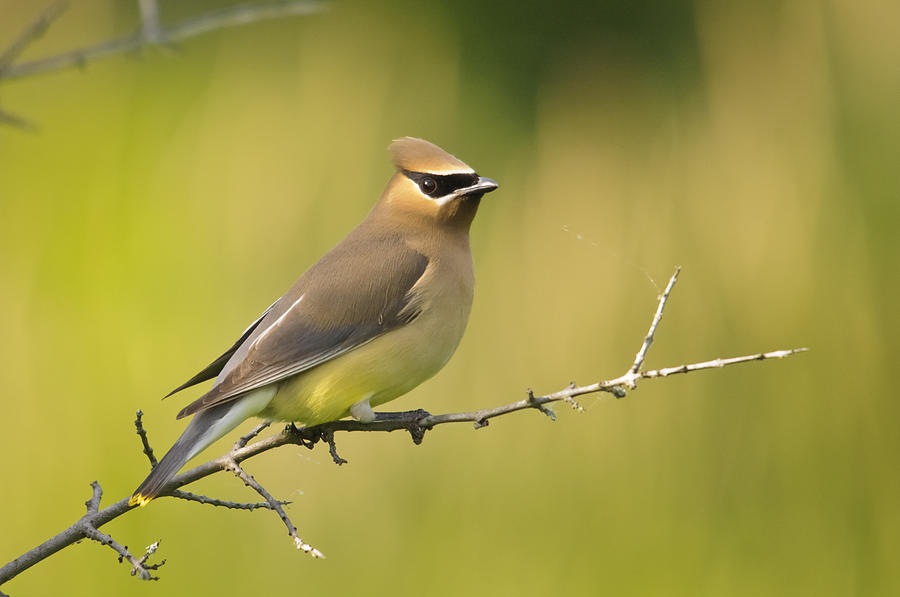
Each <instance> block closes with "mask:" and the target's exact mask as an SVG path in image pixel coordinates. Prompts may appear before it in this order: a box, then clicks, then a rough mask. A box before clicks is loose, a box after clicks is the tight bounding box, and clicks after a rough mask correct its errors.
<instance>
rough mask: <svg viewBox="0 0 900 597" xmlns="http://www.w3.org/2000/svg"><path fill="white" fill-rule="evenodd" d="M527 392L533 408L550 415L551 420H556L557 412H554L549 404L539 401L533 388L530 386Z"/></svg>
mask: <svg viewBox="0 0 900 597" xmlns="http://www.w3.org/2000/svg"><path fill="white" fill-rule="evenodd" d="M526 393H527V394H528V404H529V405H530V406H531V408H535V409H537V410H539V411H540V412H542V413H544V414H545V415H547V416H548V417H550V420H551V421H555V420H556V413H555V412H553V409H552V408H550V407H549V406H544V405H543V404H541V403H540V402H538V401H537V399H535V397H534V390H532V389H531V388H528V389H527V390H526Z"/></svg>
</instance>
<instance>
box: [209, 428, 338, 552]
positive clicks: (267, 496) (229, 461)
mask: <svg viewBox="0 0 900 597" xmlns="http://www.w3.org/2000/svg"><path fill="white" fill-rule="evenodd" d="M235 448H237V446H235ZM225 468H226V469H227V470H229V471H231V472H232V473H234V475H235V476H236V477H237V478H238V479H240V480H241V481H243V482H244V485H246V486H247V487H251V488H253V490H254V491H256V493H258V494H259V495H261V496H262V497H263V499H264V500H266V502H267V503H268V504H269V506H271V508H272V510H275V512H277V513H278V516H280V517H281V522H283V523H284V526H286V527H287V530H288V535H290V536H291V539H293V540H294V545H296V546H297V549H299V550H301V551H303V552H306V553H308V554H309V555H311V556H312V557H314V558H324V557H325V556H324V554H322V552H321V551H319V550H318V549H316V548H315V547H313V546H312V545H309V544H308V543H306V542H305V541H303V539H301V538H300V536H299V535H298V534H297V527H295V526H294V523H292V522H291V519H290V518H288V515H287V513H286V512H285V511H284V508H282V507H281V503H282V502H279V501H278V500H276V499H275V498H274V497H272V494H271V493H269V492H268V491H267V490H266V488H265V487H263V486H262V485H260V484H259V483H258V482H257V481H256V479H254V478H253V476H252V475H248V474H247V472H246V471H244V469H243V468H241V465H240V464H238V462H237V461H236V460H235V459H234V458H233V457H232V458H229V457H226V463H225Z"/></svg>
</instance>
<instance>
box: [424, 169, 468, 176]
mask: <svg viewBox="0 0 900 597" xmlns="http://www.w3.org/2000/svg"><path fill="white" fill-rule="evenodd" d="M423 173H427V174H436V175H438V176H444V175H445V174H475V171H474V170H472V169H471V168H468V169H466V170H460V169H459V168H456V169H454V168H447V169H444V168H429V169H428V170H424V171H423Z"/></svg>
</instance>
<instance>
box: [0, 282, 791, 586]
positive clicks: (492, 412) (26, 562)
mask: <svg viewBox="0 0 900 597" xmlns="http://www.w3.org/2000/svg"><path fill="white" fill-rule="evenodd" d="M679 272H680V268H679V269H677V270H676V271H675V273H674V274H673V275H672V277H671V278H670V279H669V283H668V285H667V286H666V289H665V291H664V292H663V293H662V295H661V296H660V297H659V304H658V305H657V309H656V312H655V314H654V316H653V319H652V322H651V324H650V329H649V331H648V332H647V335H646V336H645V338H644V341H643V343H642V344H641V347H640V349H639V350H638V353H637V356H636V357H635V360H634V362H633V363H632V365H631V366H630V367H629V368H628V370H627V371H626V372H625V373H624V374H623V375H621V376H620V377H616V378H614V379H608V380H604V381H598V382H596V383H593V384H589V385H585V386H578V385H576V384H575V383H574V382H573V383H571V384H569V385H568V386H566V387H565V388H563V389H561V390H559V391H557V392H553V393H551V394H544V395H542V396H535V395H534V392H533V391H532V390H531V389H529V390H528V391H527V393H526V397H525V398H524V399H522V400H519V401H517V402H512V403H510V404H505V405H502V406H498V407H495V408H490V409H482V410H477V411H470V412H460V413H449V414H443V415H431V414H429V413H427V412H425V411H422V410H416V411H410V412H406V413H377V414H376V419H375V421H374V422H372V423H361V422H359V421H355V420H340V421H333V422H330V423H325V424H323V425H318V426H316V427H304V428H299V429H298V428H297V427H295V426H294V425H288V426H287V427H285V428H284V429H283V430H282V431H281V432H280V433H277V434H275V435H271V436H269V437H265V438H263V439H259V440H256V441H255V442H253V443H250V441H251V440H253V439H254V438H256V437H257V436H258V435H259V433H260V432H261V431H262V430H263V429H265V428H266V427H267V426H268V425H269V423H268V422H264V423H261V424H259V425H257V426H256V427H254V428H253V429H252V430H251V431H250V432H249V433H248V434H246V435H244V436H243V437H241V438H240V439H239V440H238V441H237V442H236V443H235V445H234V446H233V447H232V449H231V450H230V451H229V452H228V453H227V454H225V455H224V456H222V457H220V458H217V459H215V460H210V461H209V462H206V463H204V464H201V465H199V466H196V467H194V468H193V469H190V470H188V471H186V472H184V473H181V474H180V475H177V476H176V477H175V478H174V479H172V480H171V481H170V482H169V483H168V484H167V485H166V486H165V487H164V488H163V491H162V492H161V494H160V497H164V496H171V497H177V498H180V499H188V500H191V501H197V502H200V503H207V504H212V505H217V506H224V507H232V508H240V509H246V510H253V509H255V508H267V509H271V510H274V511H275V512H276V513H278V515H279V517H280V518H281V520H282V522H283V523H284V525H285V526H286V527H287V529H288V533H289V534H290V536H291V538H292V539H293V540H294V543H295V545H296V546H297V548H298V549H301V550H302V551H305V552H307V553H309V554H311V555H313V556H314V557H323V556H322V554H321V552H319V551H318V550H316V549H315V548H313V547H312V546H310V545H309V544H307V543H305V542H303V541H302V540H301V539H300V537H299V535H298V533H297V529H296V527H295V526H294V524H293V523H292V522H291V520H290V519H289V518H288V516H287V514H286V513H285V511H284V508H283V507H282V506H284V505H286V504H287V502H281V501H278V500H276V499H275V498H274V497H272V495H271V494H270V493H269V492H268V491H267V490H266V489H265V488H264V487H263V486H262V485H261V484H260V483H259V482H258V481H256V480H255V479H254V478H253V477H252V476H250V475H248V474H247V473H246V471H244V469H243V468H242V467H241V466H240V463H241V462H243V461H244V460H247V459H249V458H252V457H254V456H257V455H259V454H262V453H263V452H267V451H269V450H272V449H274V448H278V447H280V446H284V445H297V446H304V447H306V448H310V449H311V448H312V447H313V446H314V445H315V444H316V443H317V442H319V441H323V442H324V443H326V444H328V446H329V452H330V453H331V456H332V458H333V459H334V461H335V462H336V463H337V464H343V463H345V462H346V460H344V459H343V458H341V457H340V456H339V455H338V454H337V448H336V447H335V442H334V434H335V432H337V431H348V432H349V431H387V432H390V431H399V430H405V431H408V432H409V433H410V435H411V436H412V439H413V442H414V443H416V444H418V443H421V441H422V440H423V438H424V436H425V433H426V432H427V431H428V430H430V429H433V428H434V427H436V426H438V425H443V424H445V423H460V422H470V423H473V425H474V427H475V428H476V429H478V428H481V427H484V426H486V425H487V424H488V422H489V421H490V419H493V418H496V417H499V416H502V415H506V414H509V413H513V412H516V411H520V410H532V409H533V410H537V411H539V412H541V413H543V414H545V415H547V416H548V417H550V418H551V419H553V420H555V419H556V415H555V414H554V412H553V411H552V410H551V409H550V408H549V406H547V405H549V404H551V403H553V402H560V401H564V402H568V403H569V404H570V405H572V406H573V407H575V408H577V409H579V410H580V406H579V405H578V403H577V402H576V401H575V398H577V397H579V396H584V395H587V394H595V393H599V392H608V393H611V394H613V395H614V396H616V397H619V398H621V397H623V396H625V395H626V391H627V390H631V389H635V388H636V385H637V381H638V380H640V379H656V378H660V377H667V376H669V375H674V374H677V373H689V372H692V371H700V370H704V369H714V368H721V367H726V366H729V365H736V364H739V363H748V362H751V361H762V360H767V359H782V358H786V357H789V356H792V355H795V354H797V353H800V352H805V351H806V350H807V349H806V348H795V349H790V350H776V351H770V352H764V353H759V354H754V355H747V356H739V357H730V358H724V359H714V360H711V361H704V362H699V363H692V364H689V365H679V366H676V367H666V368H662V369H652V370H649V371H642V370H641V368H642V366H643V362H644V360H645V358H646V356H647V353H648V351H649V348H650V345H651V343H652V342H653V339H654V336H655V334H656V331H657V329H658V327H659V324H660V321H661V319H662V313H663V309H664V308H665V305H666V302H667V301H668V299H669V296H670V294H671V292H672V289H673V288H674V286H675V283H676V281H677V279H678V274H679ZM135 426H136V428H137V429H138V435H139V436H140V438H141V443H142V445H143V448H144V453H145V454H148V452H149V454H148V458H151V462H152V461H153V458H152V449H150V446H149V442H148V441H147V435H146V432H145V431H144V430H143V425H142V423H141V413H140V412H138V416H137V419H136V420H135ZM222 470H228V471H231V472H232V473H233V474H234V475H236V476H237V477H238V478H239V479H241V480H242V481H243V482H244V483H245V484H246V485H248V486H249V487H251V488H253V489H254V490H255V491H256V492H257V493H259V494H260V495H261V496H262V497H263V498H264V499H265V504H240V503H236V502H225V501H223V500H216V499H213V498H207V497H205V496H196V495H194V494H191V493H187V492H183V491H180V490H179V488H181V487H183V486H185V485H187V484H189V483H193V482H194V481H197V480H198V479H202V478H204V477H208V476H209V475H212V474H215V473H217V472H219V471H222ZM92 486H93V487H94V495H93V497H92V498H91V499H90V500H88V502H87V503H86V504H87V506H88V513H87V514H86V515H85V516H84V517H83V518H82V519H80V520H79V521H78V522H76V523H75V524H74V525H72V526H71V527H69V528H68V529H66V530H64V531H62V532H61V533H59V534H58V535H56V536H55V537H53V538H51V539H48V540H47V541H45V542H44V543H42V544H41V545H39V546H38V547H36V548H34V549H32V550H31V551H29V552H27V553H25V554H23V555H22V556H19V557H18V558H16V559H15V560H13V561H12V562H9V563H8V564H6V565H5V566H3V567H2V568H0V584H2V583H4V582H6V581H8V580H9V579H11V578H13V577H14V576H16V575H17V574H19V573H21V572H22V571H24V570H26V569H28V568H29V567H31V566H33V565H34V564H36V563H37V562H39V561H41V560H43V559H45V558H47V557H49V556H50V555H53V554H54V553H56V552H57V551H59V550H60V549H62V548H64V547H66V546H67V545H71V544H72V543H74V542H76V541H78V540H80V539H83V538H84V537H90V538H92V539H95V540H97V541H100V542H101V543H104V545H110V546H111V547H112V548H113V549H116V551H117V552H118V553H119V555H120V556H121V557H122V558H124V559H127V560H128V561H129V562H131V563H132V570H133V573H134V574H137V575H138V576H140V577H141V578H148V579H152V578H153V577H152V576H151V575H150V573H149V571H151V570H154V569H155V568H156V567H158V566H155V567H154V566H148V565H146V558H147V557H149V555H150V553H147V554H145V555H144V557H143V558H140V559H134V556H131V555H130V554H128V553H127V549H126V548H121V549H122V550H124V553H123V551H120V550H119V548H120V547H121V546H118V544H116V543H115V542H113V541H112V539H111V538H109V536H108V535H103V534H102V533H99V531H98V532H96V533H95V532H94V531H96V530H97V529H98V528H99V527H100V526H102V525H103V524H105V523H107V522H109V521H110V520H113V519H114V518H117V517H119V516H121V515H123V514H125V513H126V512H128V511H130V510H132V509H133V508H132V507H130V506H128V498H125V499H122V500H120V501H118V502H116V503H115V504H112V505H111V506H108V507H107V508H105V509H103V510H99V503H100V495H101V494H100V486H99V484H96V482H95V483H93V484H92ZM91 529H93V531H92V530H91ZM154 545H156V544H154ZM117 546H118V547H117ZM151 547H153V546H151ZM152 551H155V547H154V549H153V550H152ZM148 552H151V550H149V549H148ZM151 553H152V552H151ZM135 562H137V564H135ZM160 565H161V564H160Z"/></svg>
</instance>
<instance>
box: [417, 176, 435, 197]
mask: <svg viewBox="0 0 900 597" xmlns="http://www.w3.org/2000/svg"><path fill="white" fill-rule="evenodd" d="M419 185H420V186H421V187H422V192H423V193H425V194H426V195H430V194H432V193H434V192H435V191H436V190H437V183H436V182H435V181H434V179H433V178H428V177H426V178H423V179H422V182H421V183H419Z"/></svg>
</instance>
